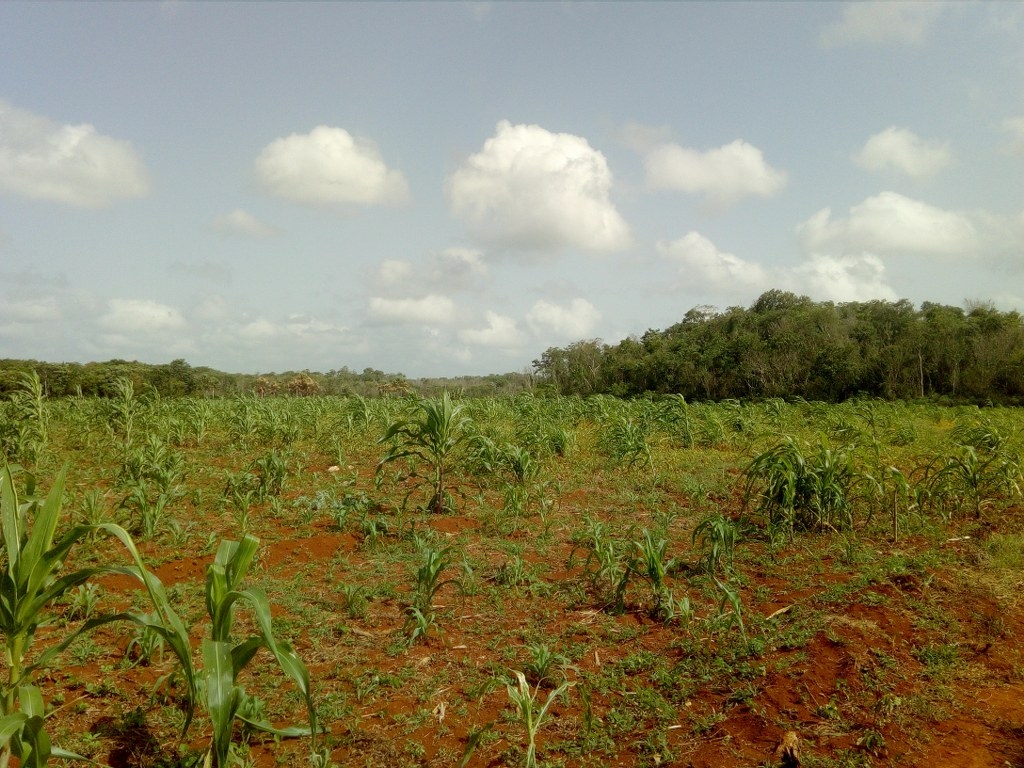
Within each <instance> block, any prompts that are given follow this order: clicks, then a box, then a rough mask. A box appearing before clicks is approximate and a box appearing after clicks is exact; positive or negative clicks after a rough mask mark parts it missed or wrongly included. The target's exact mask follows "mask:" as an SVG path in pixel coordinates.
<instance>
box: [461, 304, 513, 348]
mask: <svg viewBox="0 0 1024 768" xmlns="http://www.w3.org/2000/svg"><path fill="white" fill-rule="evenodd" d="M458 337H459V341H461V342H462V343H463V344H470V345H473V346H478V347H505V348H507V347H518V346H520V345H522V343H523V335H522V333H521V332H520V331H519V328H517V327H516V321H515V320H513V319H512V318H511V317H505V316H504V315H499V314H497V313H496V312H488V313H487V327H486V328H466V329H464V330H461V331H459V333H458Z"/></svg>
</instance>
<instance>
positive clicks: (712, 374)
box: [533, 290, 1024, 404]
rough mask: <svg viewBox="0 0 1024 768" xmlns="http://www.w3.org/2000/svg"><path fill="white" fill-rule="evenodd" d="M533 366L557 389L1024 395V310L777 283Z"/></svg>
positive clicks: (832, 396) (1003, 398) (896, 396)
mask: <svg viewBox="0 0 1024 768" xmlns="http://www.w3.org/2000/svg"><path fill="white" fill-rule="evenodd" d="M533 367H534V370H535V372H536V373H537V376H538V380H539V382H540V383H541V384H542V385H546V386H548V387H550V388H551V389H552V390H554V391H556V392H558V393H560V394H575V395H590V394H610V395H616V396H620V397H632V396H637V395H644V394H668V393H671V394H680V395H683V396H684V397H685V398H686V399H688V400H725V399H739V400H745V399H755V400H756V399H766V398H775V397H780V398H803V399H805V400H817V401H825V402H841V401H844V400H848V399H850V398H854V397H876V398H883V399H887V400H918V399H928V398H930V399H937V400H943V401H950V402H974V403H989V402H990V403H994V404H1022V403H1024V318H1022V317H1021V315H1020V313H1019V312H1016V311H1011V312H1000V311H999V310H997V309H995V307H994V306H993V305H992V304H991V303H988V302H967V303H966V305H965V307H963V308H961V307H954V306H948V305H942V304H937V303H933V302H924V303H923V304H922V305H921V307H920V308H919V309H918V308H915V307H914V305H913V304H912V303H911V302H910V301H909V300H906V299H902V300H899V301H884V300H875V301H863V302H844V303H839V304H836V303H833V302H816V301H812V300H811V299H810V298H808V297H807V296H798V295H796V294H794V293H790V292H786V291H781V290H771V291H768V292H766V293H764V294H762V295H761V296H760V297H759V298H758V299H757V300H756V301H754V303H753V304H751V305H750V307H746V308H744V307H730V308H728V309H726V310H724V311H719V310H717V309H716V308H714V307H710V306H698V307H695V308H693V309H691V310H689V311H688V312H687V313H686V315H685V316H684V317H683V319H682V320H681V321H680V322H678V323H676V324H675V325H672V326H670V327H668V328H666V329H665V330H648V331H647V332H646V333H644V334H643V335H640V336H631V337H629V338H626V339H624V340H622V341H621V342H619V343H618V344H604V343H603V342H601V340H600V339H592V340H585V341H577V342H574V343H572V344H570V345H568V346H566V347H551V348H549V349H548V350H547V351H546V352H544V354H543V355H542V356H541V357H540V358H539V359H537V360H534V361H533Z"/></svg>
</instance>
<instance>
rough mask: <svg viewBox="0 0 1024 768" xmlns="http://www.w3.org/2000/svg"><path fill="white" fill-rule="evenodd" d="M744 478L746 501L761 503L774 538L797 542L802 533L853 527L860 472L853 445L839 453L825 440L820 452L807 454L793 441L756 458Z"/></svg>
mask: <svg viewBox="0 0 1024 768" xmlns="http://www.w3.org/2000/svg"><path fill="white" fill-rule="evenodd" d="M744 474H745V475H746V478H747V483H746V491H745V497H746V503H748V504H749V503H750V501H751V500H752V499H756V500H757V511H758V512H760V513H763V514H764V515H765V516H766V518H767V528H768V534H769V536H770V537H771V538H772V539H773V540H776V539H778V538H782V537H789V538H792V537H793V535H794V533H795V531H797V530H842V529H847V528H849V527H851V526H852V525H853V503H852V500H851V491H852V488H853V485H854V482H855V480H857V479H858V473H857V472H856V470H855V469H854V466H853V451H852V448H850V447H847V448H842V449H835V450H833V449H831V448H830V447H829V446H828V445H827V444H826V443H825V442H824V441H823V442H822V444H821V446H820V447H819V450H818V452H817V454H808V455H805V453H804V452H803V451H802V450H801V448H800V446H799V445H798V444H797V442H796V440H794V439H793V438H792V437H787V438H785V439H784V440H782V442H780V443H778V444H777V445H775V446H774V447H772V448H770V449H768V450H767V451H765V452H764V453H761V454H759V455H758V456H756V457H754V459H753V460H752V461H751V462H750V464H748V465H747V467H746V469H745V470H744Z"/></svg>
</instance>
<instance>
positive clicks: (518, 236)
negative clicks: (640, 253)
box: [446, 120, 630, 251]
mask: <svg viewBox="0 0 1024 768" xmlns="http://www.w3.org/2000/svg"><path fill="white" fill-rule="evenodd" d="M611 186H612V173H611V171H610V170H609V168H608V162H607V161H606V160H605V157H604V155H603V154H601V153H600V152H598V151H597V150H595V149H593V148H592V147H591V146H590V144H589V143H588V142H587V140H586V139H584V138H581V137H579V136H574V135H572V134H569V133H551V132H550V131H547V130H545V129H544V128H541V127H540V126H538V125H512V124H511V123H509V122H508V121H505V120H503V121H502V122H500V123H498V126H497V128H496V130H495V134H494V136H492V137H491V138H489V139H488V140H487V141H486V142H485V143H484V146H483V149H482V150H481V151H480V152H478V153H476V154H474V155H471V156H470V157H469V158H468V159H467V160H466V161H465V162H464V163H463V164H462V166H461V167H460V168H459V169H458V170H457V171H455V173H453V174H452V175H451V176H450V177H449V178H448V181H447V185H446V192H447V195H448V201H449V204H450V206H451V210H452V213H454V214H455V215H456V216H458V217H459V218H461V219H462V220H463V221H464V222H465V224H466V226H467V228H468V230H469V232H470V234H471V235H472V236H473V237H474V238H476V239H478V240H481V241H484V242H487V243H492V244H495V245H499V246H506V247H512V248H525V249H534V250H556V249H559V248H563V247H577V248H583V249H587V250H596V251H614V250H618V249H621V248H625V247H627V246H628V245H629V242H630V236H629V227H628V225H627V224H626V222H625V220H624V219H623V218H622V216H620V215H619V213H618V211H617V210H616V209H615V207H614V206H613V205H612V203H611V201H610V199H609V192H610V190H611Z"/></svg>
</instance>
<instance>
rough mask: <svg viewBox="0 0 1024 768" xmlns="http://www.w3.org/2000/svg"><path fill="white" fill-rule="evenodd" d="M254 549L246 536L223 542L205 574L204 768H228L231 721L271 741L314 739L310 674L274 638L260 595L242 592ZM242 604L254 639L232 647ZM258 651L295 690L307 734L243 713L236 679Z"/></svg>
mask: <svg viewBox="0 0 1024 768" xmlns="http://www.w3.org/2000/svg"><path fill="white" fill-rule="evenodd" d="M258 546H259V539H257V538H256V537H255V536H249V535H247V536H245V537H244V538H243V539H242V540H241V541H240V542H235V541H228V540H225V541H222V542H221V544H220V547H219V548H218V550H217V555H216V557H215V558H214V561H213V563H212V564H211V565H210V567H209V568H208V569H207V571H206V610H207V613H208V615H209V617H210V621H211V633H210V637H208V638H205V639H204V640H203V644H202V657H203V670H202V673H201V681H202V687H203V703H204V704H205V706H206V710H207V713H208V714H209V716H210V720H211V721H212V723H213V740H212V744H211V746H210V749H209V751H208V752H207V754H206V758H205V763H204V765H205V766H206V767H207V768H210V766H213V767H214V768H227V766H229V765H230V762H229V761H230V756H231V736H232V731H233V727H234V722H235V720H239V721H240V722H241V723H243V724H244V725H245V726H246V727H248V728H251V729H253V730H256V731H261V732H264V733H270V734H272V735H274V736H279V737H296V736H306V735H309V736H311V737H314V738H315V736H314V734H315V732H316V727H317V726H316V713H315V711H314V709H313V700H312V697H311V693H310V681H309V672H308V671H307V670H306V666H305V664H303V663H302V660H301V659H300V658H299V656H298V654H296V653H295V651H294V650H293V649H292V647H291V645H289V644H288V643H286V642H283V641H280V640H278V639H277V638H276V637H275V636H274V632H273V627H272V625H271V618H270V603H269V601H268V600H267V596H266V595H265V594H264V593H263V591H262V590H259V589H255V588H249V589H242V588H241V585H242V581H243V580H244V578H245V575H246V573H247V572H248V570H249V567H250V566H251V564H252V561H253V558H254V557H255V555H256V549H257V547H258ZM243 602H244V603H247V604H248V605H249V607H250V608H251V609H252V612H253V618H254V619H255V621H256V625H257V627H258V629H259V633H258V634H256V635H252V636H251V637H249V638H247V639H245V640H243V641H242V642H239V643H236V642H235V641H234V640H233V639H232V637H231V629H232V626H233V623H234V611H235V607H236V605H237V604H239V603H243ZM260 648H266V649H267V650H268V651H269V652H270V653H271V654H272V655H273V657H274V659H275V660H276V661H277V664H278V666H279V667H280V668H281V671H282V672H284V674H285V676H286V677H287V678H289V679H290V680H291V681H292V682H293V683H294V684H295V686H296V687H297V688H298V689H299V693H300V694H301V695H302V697H303V700H304V701H305V703H306V709H307V712H308V715H309V728H296V727H292V728H274V727H273V726H272V725H271V724H270V723H269V722H267V721H266V719H264V718H260V719H254V718H252V717H250V716H247V714H246V712H247V711H248V712H249V714H250V715H251V714H252V710H251V708H249V709H247V703H246V702H247V701H248V700H249V697H248V695H247V694H246V692H245V689H244V687H243V686H241V685H239V684H238V675H239V673H240V672H241V671H242V670H243V669H244V668H245V667H246V666H247V665H248V664H249V662H250V661H251V660H252V659H253V657H254V656H255V654H256V652H257V651H258V650H259V649H260ZM314 747H315V744H314Z"/></svg>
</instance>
